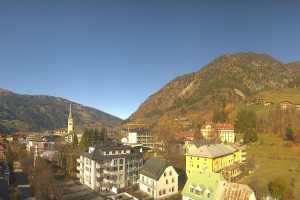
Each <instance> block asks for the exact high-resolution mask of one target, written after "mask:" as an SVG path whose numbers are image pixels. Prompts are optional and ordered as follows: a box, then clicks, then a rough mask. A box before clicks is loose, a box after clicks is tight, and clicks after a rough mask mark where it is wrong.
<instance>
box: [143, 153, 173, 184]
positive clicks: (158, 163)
mask: <svg viewBox="0 0 300 200" xmlns="http://www.w3.org/2000/svg"><path fill="white" fill-rule="evenodd" d="M169 166H171V164H170V163H169V161H167V160H165V159H163V158H157V157H152V158H150V159H148V160H147V161H146V163H145V164H144V166H143V168H142V170H141V172H140V174H142V175H144V176H147V177H150V178H153V179H155V180H158V179H159V178H160V177H161V175H162V174H163V173H164V171H165V169H166V168H167V167H169Z"/></svg>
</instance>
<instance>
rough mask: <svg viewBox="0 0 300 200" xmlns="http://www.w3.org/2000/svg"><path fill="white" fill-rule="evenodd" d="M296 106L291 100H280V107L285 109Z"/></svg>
mask: <svg viewBox="0 0 300 200" xmlns="http://www.w3.org/2000/svg"><path fill="white" fill-rule="evenodd" d="M294 107H295V104H294V103H293V102H291V101H282V102H280V109H281V110H283V111H285V110H288V109H292V108H294Z"/></svg>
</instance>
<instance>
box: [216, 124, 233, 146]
mask: <svg viewBox="0 0 300 200" xmlns="http://www.w3.org/2000/svg"><path fill="white" fill-rule="evenodd" d="M216 131H217V135H218V137H219V139H220V141H221V142H223V143H234V142H235V132H234V127H233V125H232V124H229V123H218V124H216Z"/></svg>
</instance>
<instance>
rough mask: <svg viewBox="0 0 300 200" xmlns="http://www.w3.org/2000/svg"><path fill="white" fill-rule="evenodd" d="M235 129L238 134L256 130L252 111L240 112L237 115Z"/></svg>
mask: <svg viewBox="0 0 300 200" xmlns="http://www.w3.org/2000/svg"><path fill="white" fill-rule="evenodd" d="M235 129H236V131H237V132H239V133H245V132H246V131H247V130H249V129H256V114H255V112H254V111H252V110H241V111H239V112H238V114H237V119H236V122H235Z"/></svg>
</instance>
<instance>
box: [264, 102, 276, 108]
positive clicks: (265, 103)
mask: <svg viewBox="0 0 300 200" xmlns="http://www.w3.org/2000/svg"><path fill="white" fill-rule="evenodd" d="M273 104H274V103H273V102H271V101H265V102H264V106H266V107H267V106H271V105H273Z"/></svg>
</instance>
